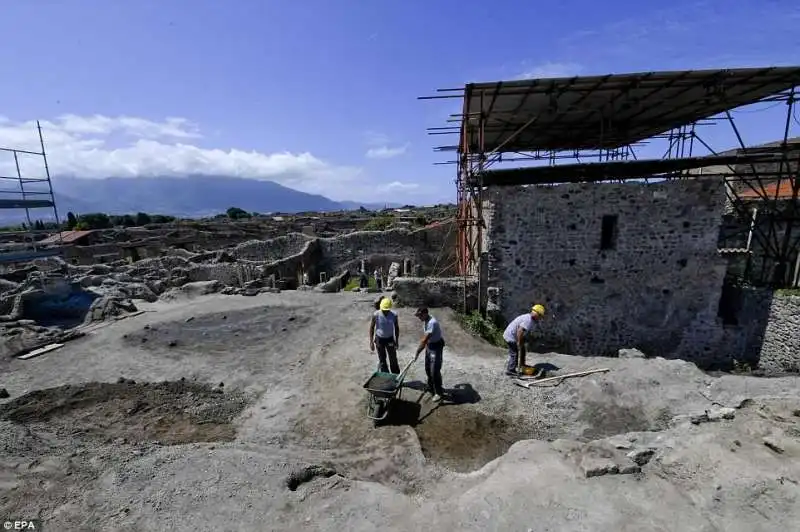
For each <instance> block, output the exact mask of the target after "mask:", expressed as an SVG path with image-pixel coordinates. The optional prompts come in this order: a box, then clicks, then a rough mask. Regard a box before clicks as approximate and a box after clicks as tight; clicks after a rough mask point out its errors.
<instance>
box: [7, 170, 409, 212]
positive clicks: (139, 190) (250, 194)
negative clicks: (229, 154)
mask: <svg viewBox="0 0 800 532" xmlns="http://www.w3.org/2000/svg"><path fill="white" fill-rule="evenodd" d="M52 182H53V190H54V192H55V195H56V204H57V206H58V211H59V214H60V217H61V218H64V217H65V216H66V213H67V212H72V213H75V214H76V215H77V214H85V213H90V212H104V213H106V214H134V213H137V212H146V213H150V214H166V215H172V216H179V217H185V218H202V217H207V216H214V215H217V214H220V213H224V212H225V211H226V210H227V209H228V208H229V207H239V208H240V209H244V210H245V211H248V212H258V213H270V212H281V213H294V212H308V211H312V212H331V211H341V210H356V209H358V208H359V207H362V206H363V207H364V208H366V209H370V210H376V209H383V208H386V207H399V206H400V205H397V204H382V203H381V204H375V203H359V202H354V201H334V200H332V199H329V198H326V197H325V196H321V195H318V194H309V193H306V192H300V191H298V190H294V189H291V188H288V187H285V186H283V185H279V184H278V183H274V182H272V181H256V180H254V179H244V178H236V177H226V176H187V177H141V178H119V177H109V178H106V179H85V178H75V177H57V178H53V180H52ZM34 215H35V216H36V218H37V219H42V220H45V219H49V218H52V213H51V212H49V211H48V210H47V209H37V210H36V211H31V216H32V217H33V216H34ZM23 220H24V212H22V211H0V221H2V222H4V223H16V222H20V221H23Z"/></svg>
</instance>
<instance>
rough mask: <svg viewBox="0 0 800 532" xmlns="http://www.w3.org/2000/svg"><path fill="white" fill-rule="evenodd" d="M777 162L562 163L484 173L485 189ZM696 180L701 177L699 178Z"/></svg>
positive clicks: (724, 158)
mask: <svg viewBox="0 0 800 532" xmlns="http://www.w3.org/2000/svg"><path fill="white" fill-rule="evenodd" d="M767 161H774V158H772V157H770V156H764V155H760V154H755V155H752V154H751V155H710V156H707V157H686V158H683V159H649V160H639V161H610V162H602V163H579V164H558V165H553V166H530V167H525V168H508V169H500V170H487V171H485V172H483V173H482V174H480V177H482V185H483V186H514V185H545V184H555V183H586V182H597V181H607V180H611V179H619V180H624V179H641V178H645V177H648V178H659V177H672V175H674V174H676V173H677V172H681V171H684V170H695V169H698V168H705V167H709V166H725V165H731V166H734V165H739V164H748V165H749V164H757V163H763V162H767ZM695 177H701V176H700V175H695Z"/></svg>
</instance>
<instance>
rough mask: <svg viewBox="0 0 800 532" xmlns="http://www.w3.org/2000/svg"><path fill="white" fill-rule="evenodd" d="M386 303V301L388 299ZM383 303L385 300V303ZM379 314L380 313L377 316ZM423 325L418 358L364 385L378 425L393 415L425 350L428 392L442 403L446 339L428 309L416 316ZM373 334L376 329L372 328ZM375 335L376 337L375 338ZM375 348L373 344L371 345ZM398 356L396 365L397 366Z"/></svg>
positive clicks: (378, 373) (378, 374) (369, 409)
mask: <svg viewBox="0 0 800 532" xmlns="http://www.w3.org/2000/svg"><path fill="white" fill-rule="evenodd" d="M384 301H385V300H384ZM381 303H383V301H381ZM376 315H377V313H376ZM414 315H415V316H416V317H417V318H418V319H419V320H420V321H421V322H422V330H423V334H422V339H421V340H420V343H419V346H418V347H417V350H416V353H415V354H414V358H413V359H412V360H411V361H410V362H409V363H408V364H407V365H406V367H405V368H403V371H401V372H394V371H392V372H391V373H389V372H386V371H384V370H383V369H382V368H379V371H376V372H375V373H373V375H372V376H371V377H370V378H369V380H368V381H367V382H366V384H364V388H365V389H366V390H367V392H368V393H369V403H368V405H367V416H368V417H369V418H370V419H372V420H373V421H374V422H375V424H376V425H377V424H378V423H379V422H380V421H381V420H383V419H385V418H386V417H387V416H388V414H389V407H390V405H391V403H392V401H393V400H394V399H397V398H399V396H400V393H401V389H402V387H403V380H404V379H405V376H406V373H407V372H408V370H409V369H410V368H411V366H412V365H413V364H414V362H416V361H417V359H418V358H419V355H420V354H421V353H422V351H423V350H424V351H425V373H426V375H427V377H428V391H429V392H430V393H431V395H433V397H432V400H433V401H434V402H439V401H441V400H442V398H443V396H444V388H443V387H442V354H443V350H444V345H445V342H444V337H443V335H442V329H441V326H440V325H439V322H438V321H437V320H436V319H435V318H434V317H433V316H431V315H430V314H429V313H428V309H427V308H424V307H422V308H419V309H417V311H416V313H415V314H414ZM370 331H372V327H370ZM371 336H372V335H371ZM371 345H372V344H371ZM396 360H397V359H396V353H395V363H396Z"/></svg>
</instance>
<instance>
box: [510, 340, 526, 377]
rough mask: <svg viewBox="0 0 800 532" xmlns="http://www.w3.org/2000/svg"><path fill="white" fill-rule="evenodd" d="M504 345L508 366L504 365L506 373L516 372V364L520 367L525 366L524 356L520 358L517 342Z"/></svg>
mask: <svg viewBox="0 0 800 532" xmlns="http://www.w3.org/2000/svg"><path fill="white" fill-rule="evenodd" d="M506 345H508V364H507V365H506V371H517V363H519V365H520V366H524V365H525V355H522V356H520V354H519V346H518V345H517V342H506Z"/></svg>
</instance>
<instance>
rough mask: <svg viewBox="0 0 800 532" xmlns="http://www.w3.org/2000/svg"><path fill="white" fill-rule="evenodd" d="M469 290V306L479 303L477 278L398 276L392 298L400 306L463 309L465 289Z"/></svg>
mask: <svg viewBox="0 0 800 532" xmlns="http://www.w3.org/2000/svg"><path fill="white" fill-rule="evenodd" d="M465 289H466V292H467V306H468V307H469V308H473V307H474V305H476V304H477V298H478V283H477V280H476V279H471V280H467V283H466V285H465V283H464V278H463V277H449V278H431V277H427V278H426V277H397V278H396V279H395V280H394V286H393V291H394V293H393V295H392V299H393V300H394V301H395V302H396V303H397V304H398V305H400V306H405V307H419V306H423V305H424V306H427V307H430V308H437V307H450V308H454V309H461V308H462V307H463V306H464V290H465Z"/></svg>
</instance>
